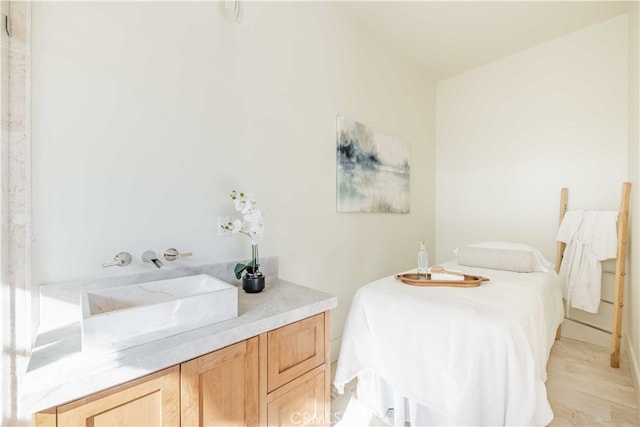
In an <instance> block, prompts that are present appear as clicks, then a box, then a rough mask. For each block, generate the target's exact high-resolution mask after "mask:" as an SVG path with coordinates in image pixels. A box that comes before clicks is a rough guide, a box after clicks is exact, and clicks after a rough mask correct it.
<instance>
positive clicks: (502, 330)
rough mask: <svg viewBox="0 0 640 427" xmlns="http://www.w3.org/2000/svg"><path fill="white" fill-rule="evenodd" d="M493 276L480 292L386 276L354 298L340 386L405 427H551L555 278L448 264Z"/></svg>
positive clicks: (559, 311)
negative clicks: (352, 386) (352, 388)
mask: <svg viewBox="0 0 640 427" xmlns="http://www.w3.org/2000/svg"><path fill="white" fill-rule="evenodd" d="M443 265H444V266H445V267H446V268H448V269H453V270H459V271H463V272H465V273H467V274H474V275H482V276H486V277H489V278H490V279H491V281H490V282H486V283H483V284H482V285H481V286H479V287H476V288H454V287H415V286H409V285H405V284H403V283H402V282H400V281H398V280H396V279H395V278H394V277H387V278H384V279H381V280H378V281H375V282H372V283H370V284H368V285H366V286H363V287H362V288H360V289H359V290H358V292H357V293H356V295H355V297H354V299H353V303H352V306H351V310H350V312H349V316H348V318H347V322H346V324H345V329H344V333H343V338H342V347H341V350H340V357H339V360H338V366H337V371H336V376H335V380H334V384H335V386H336V387H337V389H338V391H339V392H342V391H343V389H344V385H345V384H346V383H348V382H349V381H351V380H352V379H353V378H355V377H358V383H359V384H358V400H359V401H360V403H364V404H365V405H367V406H368V407H369V408H371V410H372V411H373V412H374V413H375V414H376V415H377V416H379V417H385V415H386V413H387V409H389V408H394V412H395V422H396V423H398V424H401V425H404V421H405V420H406V421H410V422H411V423H412V425H546V424H548V423H549V422H550V421H551V420H552V419H553V413H552V411H551V407H550V406H549V402H548V400H547V394H546V388H545V384H544V383H545V380H546V362H547V359H548V357H549V352H550V350H551V346H552V345H553V342H554V338H555V332H556V329H557V327H558V325H559V324H560V323H561V322H562V319H563V316H564V314H563V307H562V295H561V292H560V286H559V283H558V277H557V275H556V273H555V272H553V271H551V272H548V273H542V272H534V273H514V272H508V271H501V270H488V269H480V268H471V267H465V266H460V265H458V264H456V263H455V262H449V263H446V264H443Z"/></svg>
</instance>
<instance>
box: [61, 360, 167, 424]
mask: <svg viewBox="0 0 640 427" xmlns="http://www.w3.org/2000/svg"><path fill="white" fill-rule="evenodd" d="M57 418H58V425H59V426H87V427H89V426H91V427H103V426H104V427H112V426H122V427H126V426H132V427H133V426H179V425H180V370H179V368H178V367H177V366H174V367H172V368H169V369H165V370H164V371H160V372H156V373H155V374H151V375H148V376H146V377H143V378H140V379H138V380H135V381H131V382H128V383H126V384H124V385H121V386H118V387H114V388H112V389H109V390H106V391H103V392H100V393H96V394H94V395H91V396H89V397H86V398H84V399H80V400H76V401H74V402H72V403H69V404H67V405H64V406H60V407H58V409H57Z"/></svg>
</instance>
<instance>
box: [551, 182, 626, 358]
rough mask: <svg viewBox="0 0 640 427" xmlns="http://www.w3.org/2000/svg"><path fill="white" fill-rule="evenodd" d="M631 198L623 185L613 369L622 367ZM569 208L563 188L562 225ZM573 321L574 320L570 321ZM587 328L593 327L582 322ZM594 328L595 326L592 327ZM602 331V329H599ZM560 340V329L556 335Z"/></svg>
mask: <svg viewBox="0 0 640 427" xmlns="http://www.w3.org/2000/svg"><path fill="white" fill-rule="evenodd" d="M630 198H631V183H630V182H624V183H623V184H622V196H621V198H620V210H619V211H618V240H617V249H616V271H615V279H614V297H613V327H612V330H611V358H610V361H609V365H610V366H611V367H612V368H618V367H620V341H621V339H622V307H623V306H624V278H625V275H626V271H625V269H626V261H627V247H628V244H627V243H628V240H629V200H630ZM568 208H569V190H568V189H567V188H563V189H562V190H561V191H560V223H562V219H563V218H564V215H565V213H566V212H567V209H568ZM565 248H566V244H565V243H563V242H558V255H557V258H556V273H557V272H559V271H560V263H561V262H562V257H563V255H564V250H565ZM569 320H573V319H569ZM580 323H581V324H583V325H585V326H591V325H589V324H587V323H584V322H580ZM591 327H594V326H591ZM598 329H600V328H598ZM556 338H557V339H559V338H560V328H558V332H557V333H556Z"/></svg>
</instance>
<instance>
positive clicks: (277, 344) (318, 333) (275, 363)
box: [267, 313, 325, 392]
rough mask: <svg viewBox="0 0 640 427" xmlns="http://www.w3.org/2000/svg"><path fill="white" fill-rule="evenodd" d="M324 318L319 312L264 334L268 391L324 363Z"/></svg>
mask: <svg viewBox="0 0 640 427" xmlns="http://www.w3.org/2000/svg"><path fill="white" fill-rule="evenodd" d="M324 316H325V315H324V313H320V314H318V315H315V316H313V317H308V318H306V319H303V320H300V321H298V322H296V323H292V324H290V325H286V326H283V327H281V328H279V329H275V330H273V331H271V332H269V333H268V334H267V388H268V392H272V391H273V390H275V389H277V388H278V387H280V386H282V385H283V384H286V383H288V382H289V381H291V380H293V379H294V378H297V377H299V376H301V375H303V374H304V373H306V372H309V371H310V370H312V369H313V368H315V367H317V366H320V365H322V364H323V363H324V361H325V348H324V346H325V336H324V334H325V331H324V322H325V320H324Z"/></svg>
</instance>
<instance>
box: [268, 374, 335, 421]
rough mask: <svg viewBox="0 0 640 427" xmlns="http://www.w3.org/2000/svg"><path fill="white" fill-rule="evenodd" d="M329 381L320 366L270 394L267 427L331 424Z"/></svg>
mask: <svg viewBox="0 0 640 427" xmlns="http://www.w3.org/2000/svg"><path fill="white" fill-rule="evenodd" d="M326 379H327V376H326V375H325V370H324V369H323V367H320V368H317V369H314V370H313V371H311V372H308V373H307V374H305V375H303V376H302V378H299V379H298V380H296V381H293V382H291V383H289V384H287V385H286V386H284V387H281V388H280V389H278V390H277V391H275V392H274V393H272V394H270V395H269V403H268V404H267V419H268V421H267V425H268V427H282V426H306V427H311V426H324V425H328V424H329V423H328V421H329V420H328V418H327V414H328V409H327V408H328V406H327V405H329V402H327V393H326V391H327V388H326V387H325V386H326V384H325V381H326Z"/></svg>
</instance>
